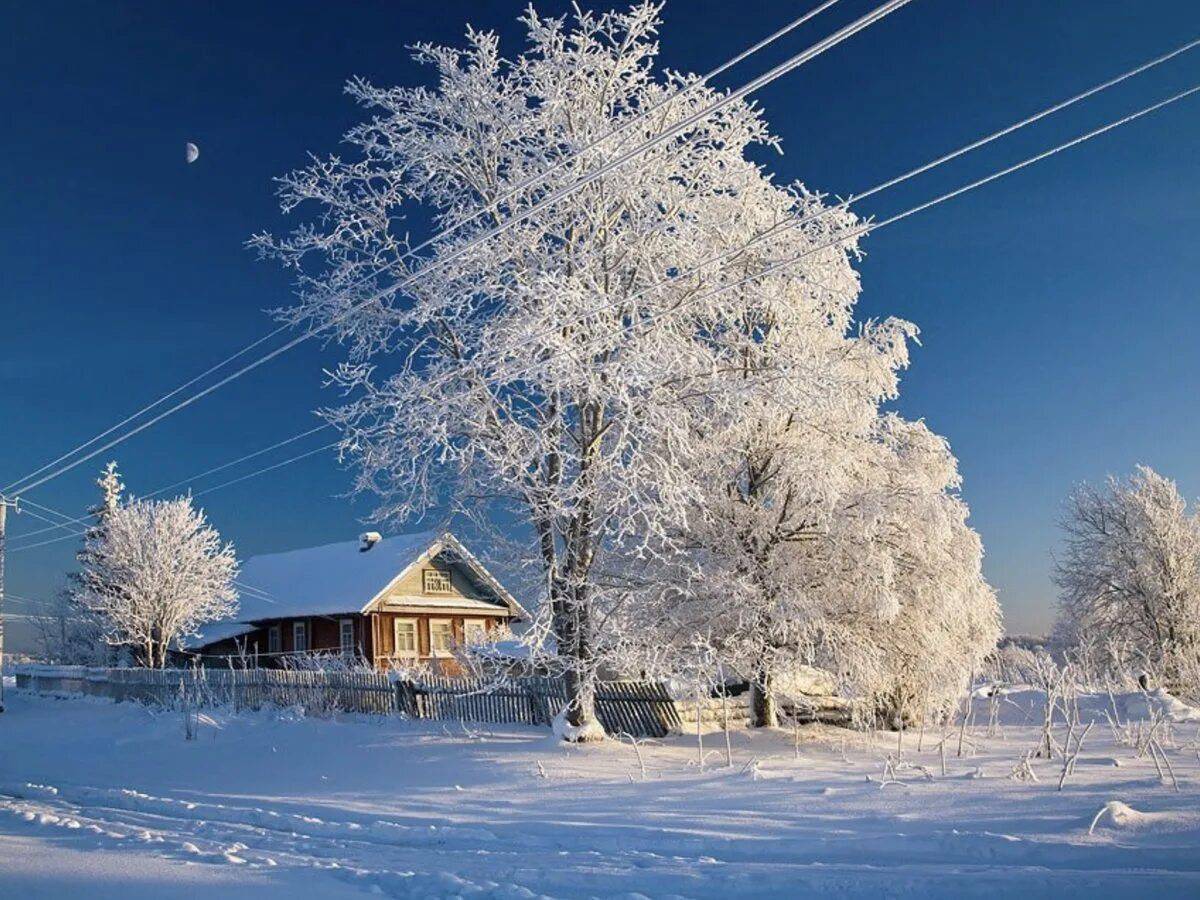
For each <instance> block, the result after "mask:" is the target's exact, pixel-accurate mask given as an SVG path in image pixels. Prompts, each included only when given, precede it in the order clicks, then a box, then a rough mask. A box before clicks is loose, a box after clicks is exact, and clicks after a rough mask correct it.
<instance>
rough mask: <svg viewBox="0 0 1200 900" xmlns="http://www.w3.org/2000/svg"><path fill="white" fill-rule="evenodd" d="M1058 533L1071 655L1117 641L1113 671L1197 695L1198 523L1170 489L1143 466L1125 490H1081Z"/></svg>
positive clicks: (1062, 609) (1062, 628)
mask: <svg viewBox="0 0 1200 900" xmlns="http://www.w3.org/2000/svg"><path fill="white" fill-rule="evenodd" d="M1062 528H1063V530H1064V532H1065V536H1066V537H1065V544H1066V547H1065V551H1064V553H1063V555H1062V557H1061V559H1060V560H1059V562H1058V565H1057V570H1056V575H1055V578H1056V581H1057V583H1058V586H1059V588H1060V595H1059V613H1060V617H1061V621H1060V624H1059V627H1058V633H1059V634H1060V635H1062V636H1063V637H1064V639H1065V640H1066V641H1067V642H1068V643H1069V644H1070V645H1071V646H1073V647H1076V648H1079V647H1083V648H1089V647H1092V648H1094V647H1095V646H1096V645H1097V642H1114V643H1112V644H1110V646H1112V647H1115V648H1117V649H1118V656H1119V657H1120V658H1119V659H1117V660H1114V661H1113V663H1112V664H1113V665H1116V666H1119V667H1121V668H1126V667H1129V666H1132V665H1144V667H1145V668H1146V669H1148V670H1150V671H1151V673H1152V674H1153V675H1155V676H1157V677H1159V678H1161V679H1162V680H1163V681H1164V682H1165V683H1167V684H1169V685H1171V686H1173V687H1174V688H1175V689H1176V690H1182V691H1185V692H1192V693H1195V692H1197V691H1198V690H1200V515H1198V514H1197V513H1192V512H1189V511H1188V509H1187V504H1186V502H1185V501H1184V499H1183V497H1182V496H1180V494H1179V490H1178V488H1177V487H1176V486H1175V483H1174V482H1172V481H1170V480H1168V479H1166V478H1164V477H1163V476H1161V475H1159V474H1158V473H1157V472H1155V471H1154V470H1153V469H1150V468H1148V467H1146V466H1139V467H1138V468H1137V470H1136V472H1135V473H1134V474H1133V476H1131V477H1130V478H1129V479H1127V480H1125V481H1120V480H1118V479H1115V478H1112V479H1109V481H1108V483H1107V484H1106V485H1105V486H1104V487H1103V488H1096V487H1092V486H1088V485H1082V486H1081V487H1079V488H1078V489H1077V490H1076V491H1075V492H1074V493H1072V495H1071V496H1070V498H1069V499H1068V501H1067V508H1066V512H1065V514H1064V516H1063V519H1062Z"/></svg>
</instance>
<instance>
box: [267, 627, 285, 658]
mask: <svg viewBox="0 0 1200 900" xmlns="http://www.w3.org/2000/svg"><path fill="white" fill-rule="evenodd" d="M282 652H283V628H282V627H281V626H279V625H272V626H271V627H270V628H268V629H267V653H268V654H275V653H282Z"/></svg>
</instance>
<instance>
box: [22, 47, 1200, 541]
mask: <svg viewBox="0 0 1200 900" xmlns="http://www.w3.org/2000/svg"><path fill="white" fill-rule="evenodd" d="M1198 45H1200V39H1197V40H1194V41H1192V42H1190V43H1188V44H1185V45H1183V46H1181V47H1179V48H1177V49H1176V50H1173V51H1170V52H1169V53H1166V54H1164V55H1162V56H1160V57H1157V58H1155V59H1153V60H1150V61H1149V62H1147V63H1143V64H1142V65H1140V66H1138V67H1136V68H1134V69H1131V70H1128V71H1127V72H1125V73H1122V74H1121V75H1119V76H1117V77H1115V78H1113V79H1110V80H1108V81H1106V82H1103V83H1101V84H1099V85H1097V86H1095V87H1093V88H1089V89H1088V90H1087V91H1084V92H1081V93H1079V94H1076V95H1074V96H1073V97H1071V98H1069V99H1068V100H1064V101H1061V102H1060V103H1057V104H1055V105H1053V106H1050V107H1047V108H1046V109H1043V110H1041V111H1040V112H1038V113H1035V114H1034V115H1032V116H1029V117H1027V118H1026V119H1022V120H1020V121H1019V122H1017V123H1014V124H1013V125H1010V126H1007V127H1006V128H1004V129H1001V130H999V131H997V132H993V133H992V134H991V135H988V136H987V137H985V138H981V139H979V140H977V141H974V142H972V143H970V144H967V145H965V146H964V147H962V148H959V149H958V150H955V151H953V152H951V153H949V154H946V155H944V156H942V157H939V158H937V159H935V160H933V161H932V162H930V163H926V164H924V165H922V166H919V167H918V168H916V169H912V170H910V171H909V172H908V173H905V174H904V175H901V176H898V177H897V178H893V179H891V180H889V181H887V182H883V183H882V184H881V185H877V186H876V187H874V188H871V189H870V190H868V191H865V192H863V193H862V194H858V195H855V197H854V198H852V200H851V201H847V202H853V199H862V198H863V197H866V196H870V195H873V194H875V193H878V192H879V191H881V190H883V189H885V188H886V187H890V186H894V185H896V184H898V183H900V182H901V181H904V180H908V179H909V178H911V177H914V176H915V175H916V174H921V173H923V172H927V171H929V170H930V169H931V168H933V167H934V166H936V165H940V164H942V163H944V162H947V161H949V160H951V159H954V158H957V157H959V156H961V155H963V154H964V153H967V152H970V151H971V150H974V149H978V148H979V147H981V146H983V145H984V144H986V143H990V142H992V141H994V140H996V139H998V138H999V137H1002V136H1004V135H1007V134H1011V133H1012V132H1013V131H1015V130H1017V129H1018V128H1022V127H1025V126H1026V125H1028V124H1031V123H1033V122H1036V121H1038V120H1040V119H1042V118H1045V117H1046V116H1047V115H1050V114H1051V113H1053V112H1057V111H1059V110H1061V109H1063V108H1065V107H1066V106H1069V105H1072V104H1073V103H1077V102H1079V101H1080V100H1082V99H1085V98H1087V97H1090V96H1093V95H1094V94H1096V93H1097V92H1098V91H1101V90H1104V89H1106V88H1108V87H1111V86H1113V85H1115V84H1118V83H1120V82H1121V81H1124V80H1126V79H1127V78H1130V77H1133V76H1134V75H1136V74H1139V73H1141V72H1144V71H1146V70H1147V69H1149V68H1152V67H1153V66H1156V65H1159V64H1161V63H1163V62H1165V61H1167V60H1169V59H1172V58H1174V57H1175V56H1178V55H1179V54H1181V53H1183V52H1186V51H1187V50H1190V49H1193V48H1194V47H1196V46H1198ZM1195 90H1196V89H1195V88H1193V89H1191V90H1188V91H1184V92H1181V93H1179V94H1176V95H1174V96H1172V97H1170V98H1168V99H1166V100H1163V101H1160V102H1159V103H1156V104H1153V105H1152V106H1149V107H1146V108H1144V109H1142V110H1139V111H1138V112H1136V113H1133V114H1131V115H1129V116H1126V117H1124V118H1122V119H1119V120H1116V121H1114V122H1111V123H1109V124H1108V125H1105V126H1103V127H1101V128H1098V129H1095V130H1094V131H1091V132H1088V133H1087V134H1085V135H1082V136H1080V137H1078V138H1076V139H1074V140H1072V141H1068V142H1066V143H1065V144H1061V145H1059V146H1057V147H1055V148H1053V149H1051V150H1049V151H1046V152H1044V153H1041V154H1038V155H1036V156H1033V157H1030V158H1029V159H1027V160H1024V161H1023V162H1021V163H1018V164H1017V165H1015V166H1011V167H1008V168H1006V169H1003V170H1001V171H999V172H996V173H993V174H992V175H989V176H987V177H986V178H983V179H980V180H978V181H976V182H972V183H970V184H968V185H966V186H964V187H961V188H959V189H957V190H955V191H952V192H949V193H947V194H943V195H942V196H940V197H938V198H935V199H934V200H931V201H928V202H927V203H924V204H921V205H919V206H917V207H913V208H911V209H909V210H906V211H905V212H903V213H901V214H899V215H897V216H893V217H891V218H889V219H886V220H884V221H883V222H880V223H874V224H872V223H868V224H866V225H864V226H862V227H860V228H858V229H856V230H854V231H852V232H850V233H848V234H846V235H842V236H840V237H838V238H836V239H834V240H832V241H829V242H827V243H825V244H822V245H820V246H817V247H813V248H809V249H807V250H805V251H804V252H803V253H801V254H799V255H798V256H793V257H790V258H789V259H786V260H783V261H781V262H778V263H775V264H773V265H772V266H770V267H768V268H767V269H765V270H763V271H761V272H758V273H756V274H754V275H749V276H747V277H745V278H743V279H742V280H740V281H738V282H735V283H733V284H730V285H727V286H724V287H721V288H718V289H715V290H713V291H710V292H707V293H705V294H701V295H698V296H696V297H693V298H691V300H689V301H687V302H688V303H694V302H696V301H697V300H698V299H700V298H701V297H708V296H713V295H715V294H718V293H723V292H724V291H726V290H732V289H734V288H736V287H739V286H741V285H744V284H746V283H749V282H751V281H754V280H757V279H759V278H763V277H766V276H767V275H769V274H772V273H774V272H776V271H779V270H781V269H783V268H786V267H788V266H790V265H793V264H795V263H796V262H798V261H799V260H800V259H803V258H805V257H807V256H809V255H811V254H813V253H816V252H819V251H820V250H823V249H828V248H830V247H833V246H836V245H838V244H841V243H845V242H847V241H850V240H854V239H856V238H857V237H860V236H863V235H865V234H867V233H869V232H873V231H877V230H879V229H880V228H883V227H886V226H887V225H891V224H894V223H895V222H898V221H901V220H902V219H904V218H907V217H909V216H911V215H915V214H916V213H918V212H922V211H924V210H925V209H928V208H930V207H931V206H935V205H938V204H940V203H943V202H945V201H946V200H949V199H952V198H953V197H957V196H959V195H960V194H962V193H966V192H967V191H970V190H974V189H976V188H978V187H982V186H983V185H985V184H988V183H990V182H991V181H995V180H997V179H999V178H1002V177H1005V176H1006V175H1009V174H1012V173H1013V172H1016V171H1018V170H1020V169H1023V168H1025V167H1027V166H1029V165H1032V164H1033V163H1035V162H1039V161H1041V160H1043V159H1045V158H1047V157H1048V156H1052V155H1054V154H1056V153H1060V152H1062V151H1063V150H1066V149H1069V148H1071V147H1074V146H1076V145H1077V144H1080V143H1083V142H1085V141H1088V140H1091V139H1092V138H1094V137H1097V136H1099V135H1101V134H1104V133H1106V132H1108V131H1111V130H1113V129H1114V128H1118V127H1120V126H1122V125H1125V124H1127V123H1129V122H1131V121H1134V120H1135V119H1138V118H1141V117H1142V116H1145V115H1148V114H1149V113H1151V112H1154V111H1156V110H1158V109H1161V108H1162V107H1164V106H1167V105H1169V104H1171V103H1174V102H1176V101H1178V100H1181V99H1184V98H1185V97H1187V96H1190V94H1191V93H1194V92H1195ZM834 208H836V207H834ZM830 209H833V208H830ZM828 211H829V209H827V210H825V211H824V212H823V213H821V214H826V213H828ZM801 221H803V220H801ZM777 227H778V226H777ZM792 227H798V225H793V226H792ZM760 239H761V236H760V238H756V239H755V241H757V240H760ZM753 242H754V241H752V242H751V243H753ZM744 246H749V245H744ZM741 249H744V247H743V248H741ZM739 252H740V250H739ZM711 262H712V260H706V261H704V262H702V263H701V264H699V265H698V266H697V267H696V269H699V268H700V267H702V266H704V265H708V264H710V263H711ZM696 269H693V270H692V271H693V272H694V271H695V270H696ZM677 277H684V276H677ZM647 290H648V289H647ZM680 308H681V307H676V308H675V309H673V310H671V312H677V311H678V310H679V309H680ZM593 314H594V313H593ZM659 317H660V318H661V315H660V316H659ZM645 321H646V320H643V322H642V324H644V323H645ZM651 321H653V317H652V318H651ZM631 327H632V326H631ZM565 352H571V351H570V350H565V351H560V352H559V354H555V355H561V354H562V353H565ZM321 427H322V428H323V427H326V426H321ZM319 430H321V428H315V429H310V430H309V431H307V432H303V433H302V434H301V435H296V436H293V437H291V438H287V439H285V440H284V441H281V442H278V443H277V444H274V445H272V446H271V447H269V448H264V450H262V451H256V452H255V453H254V454H249V455H248V456H247V457H243V458H242V459H245V458H250V457H252V456H255V455H260V454H261V453H263V452H267V450H269V449H273V448H274V447H277V446H282V445H284V444H287V443H290V442H292V441H293V440H296V439H298V438H299V437H302V436H305V435H307V434H311V433H314V432H315V431H319ZM338 443H339V442H338V441H334V442H332V443H330V444H326V445H323V446H321V447H318V448H315V449H314V450H310V451H307V452H306V453H302V454H300V455H298V456H295V457H292V458H290V459H286V460H283V461H281V462H279V463H275V464H273V465H271V466H267V467H265V468H263V469H259V470H256V471H254V472H251V473H248V474H246V475H243V476H240V477H238V478H234V479H231V480H230V481H227V482H224V483H222V484H219V485H216V486H214V487H212V488H209V489H207V490H205V491H200V492H198V493H197V494H196V496H200V495H201V494H205V493H209V492H211V491H215V490H220V489H221V488H224V487H229V486H230V485H233V484H237V483H239V482H242V481H245V480H247V479H250V478H254V477H257V476H259V475H262V474H265V473H267V472H270V471H273V470H276V469H279V468H282V467H284V466H287V465H291V464H292V463H294V462H298V461H300V460H303V459H306V458H308V457H310V456H313V455H315V454H317V453H319V452H322V451H323V450H328V449H332V448H333V447H335V446H337V444H338ZM239 461H241V460H235V461H233V462H232V463H227V464H223V465H221V466H217V467H215V468H214V469H210V470H208V472H214V471H220V470H221V469H224V468H228V467H229V466H230V465H233V464H236V462H239ZM202 474H203V473H202ZM178 484H179V483H176V485H172V486H177V485H178ZM160 492H161V491H160ZM59 515H63V516H64V518H66V516H65V514H62V513H59ZM47 521H48V520H47ZM71 521H79V520H71ZM55 527H62V526H60V525H56V526H55ZM57 540H63V538H56V539H53V540H51V541H44V542H41V543H38V544H31V545H26V546H24V547H19V548H13V550H14V551H15V550H24V549H31V548H33V547H35V546H42V545H44V544H48V543H53V542H55V541H57Z"/></svg>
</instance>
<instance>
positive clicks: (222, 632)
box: [179, 619, 254, 649]
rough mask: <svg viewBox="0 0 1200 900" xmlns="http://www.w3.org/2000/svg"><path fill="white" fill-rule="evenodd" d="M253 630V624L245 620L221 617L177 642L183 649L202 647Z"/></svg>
mask: <svg viewBox="0 0 1200 900" xmlns="http://www.w3.org/2000/svg"><path fill="white" fill-rule="evenodd" d="M253 630H254V626H253V625H249V624H247V623H245V622H237V621H233V620H230V619H223V620H221V621H220V622H209V623H208V624H207V625H202V626H201V627H200V629H199V633H198V634H197V635H196V636H195V637H189V638H185V639H184V640H182V641H180V642H179V643H180V646H181V647H183V648H184V649H191V648H195V647H203V646H206V645H207V644H215V643H216V642H217V641H224V640H227V639H229V638H235V637H238V636H239V635H243V634H246V633H247V632H250V631H253Z"/></svg>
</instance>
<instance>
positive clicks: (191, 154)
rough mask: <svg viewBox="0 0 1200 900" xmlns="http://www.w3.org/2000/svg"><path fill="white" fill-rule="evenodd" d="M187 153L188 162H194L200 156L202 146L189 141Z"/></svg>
mask: <svg viewBox="0 0 1200 900" xmlns="http://www.w3.org/2000/svg"><path fill="white" fill-rule="evenodd" d="M186 155H187V161H188V163H189V164H191V163H194V162H195V161H196V160H198V159H199V158H200V148H199V147H197V146H196V145H195V144H193V143H192V142H191V141H188V144H187V151H186Z"/></svg>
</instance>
